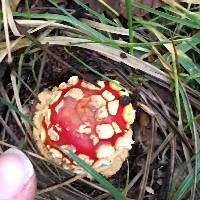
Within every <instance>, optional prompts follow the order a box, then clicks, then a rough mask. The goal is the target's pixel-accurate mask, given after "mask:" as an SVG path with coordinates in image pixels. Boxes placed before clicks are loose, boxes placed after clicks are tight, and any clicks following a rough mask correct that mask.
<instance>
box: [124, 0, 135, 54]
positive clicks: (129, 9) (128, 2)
mask: <svg viewBox="0 0 200 200" xmlns="http://www.w3.org/2000/svg"><path fill="white" fill-rule="evenodd" d="M125 4H126V10H127V17H128V30H129V42H130V43H133V20H132V18H133V16H132V0H125ZM129 53H130V54H131V55H133V47H130V49H129Z"/></svg>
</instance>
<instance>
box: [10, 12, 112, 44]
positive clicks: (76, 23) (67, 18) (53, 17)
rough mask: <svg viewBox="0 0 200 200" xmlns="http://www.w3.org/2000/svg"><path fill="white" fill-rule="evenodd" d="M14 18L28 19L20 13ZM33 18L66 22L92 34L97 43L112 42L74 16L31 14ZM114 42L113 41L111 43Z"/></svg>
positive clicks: (24, 14)
mask: <svg viewBox="0 0 200 200" xmlns="http://www.w3.org/2000/svg"><path fill="white" fill-rule="evenodd" d="M13 16H15V17H27V14H26V13H20V12H13ZM30 16H31V18H33V19H47V20H59V21H64V22H67V23H70V24H72V25H73V26H77V27H79V28H81V29H83V30H85V31H87V32H90V33H91V34H92V35H93V37H94V38H95V39H96V40H97V41H100V42H101V41H110V39H109V38H108V37H106V36H104V35H103V34H102V33H100V32H98V31H96V30H95V29H93V28H91V27H90V26H89V25H87V24H85V23H82V22H81V21H79V20H77V19H76V18H75V17H73V16H70V14H69V16H65V15H59V14H51V13H43V14H40V13H37V14H36V13H35V14H33V13H31V14H30ZM111 42H112V41H111Z"/></svg>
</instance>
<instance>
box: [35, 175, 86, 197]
mask: <svg viewBox="0 0 200 200" xmlns="http://www.w3.org/2000/svg"><path fill="white" fill-rule="evenodd" d="M81 177H82V175H76V176H75V177H73V178H71V179H69V180H67V181H64V182H62V183H59V184H56V185H53V186H51V187H48V188H45V189H43V190H40V191H38V192H37V195H39V194H43V193H47V192H50V191H52V190H56V189H58V188H60V187H63V186H66V185H69V184H70V183H73V182H74V181H76V180H78V179H80V178H81Z"/></svg>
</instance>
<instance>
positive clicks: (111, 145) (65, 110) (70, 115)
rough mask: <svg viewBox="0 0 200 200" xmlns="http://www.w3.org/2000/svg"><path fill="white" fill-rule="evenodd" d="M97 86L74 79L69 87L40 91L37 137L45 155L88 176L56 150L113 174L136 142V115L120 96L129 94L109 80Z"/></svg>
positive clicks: (72, 78)
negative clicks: (133, 132)
mask: <svg viewBox="0 0 200 200" xmlns="http://www.w3.org/2000/svg"><path fill="white" fill-rule="evenodd" d="M97 85H98V86H99V87H97V86H95V85H93V84H91V83H88V82H86V81H84V80H82V79H79V78H78V77H77V76H72V77H71V78H70V79H69V80H68V82H67V83H64V82H63V83H61V84H60V85H59V87H54V88H53V89H52V90H51V91H50V90H47V89H45V90H44V91H43V92H41V93H40V94H39V95H38V98H39V100H40V103H38V104H37V105H36V112H35V115H34V123H35V125H36V127H37V128H34V130H33V137H34V139H35V140H36V143H37V145H38V147H39V150H40V151H41V153H42V154H43V155H44V156H45V157H47V158H49V159H51V160H54V161H55V162H56V163H57V164H59V165H62V166H63V167H64V168H67V169H71V170H73V171H74V172H75V173H82V174H85V175H88V174H87V173H86V172H85V171H84V169H82V168H81V167H80V166H78V165H77V164H76V162H74V161H73V160H71V159H69V158H68V157H67V156H66V155H65V154H63V153H62V152H61V151H59V150H58V149H57V148H56V146H60V147H62V148H64V149H67V150H70V151H72V152H73V153H75V154H76V155H78V156H79V157H80V158H81V159H83V160H84V161H85V162H86V163H87V164H89V165H90V166H91V167H93V168H94V169H95V170H96V171H97V172H99V173H101V174H103V175H104V176H111V175H113V174H115V173H116V172H117V171H118V170H119V169H120V167H121V165H122V163H123V162H124V160H125V159H126V158H127V156H128V151H129V150H130V149H131V145H132V144H133V140H132V130H131V129H130V124H132V123H133V122H134V118H135V111H134V109H133V107H132V105H131V104H130V103H129V104H128V105H123V104H122V103H121V101H120V99H121V96H124V95H125V96H128V92H127V91H122V90H121V88H119V87H118V86H117V85H116V84H114V83H111V82H108V81H98V82H97ZM88 176H89V175H88Z"/></svg>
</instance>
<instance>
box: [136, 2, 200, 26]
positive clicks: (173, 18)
mask: <svg viewBox="0 0 200 200" xmlns="http://www.w3.org/2000/svg"><path fill="white" fill-rule="evenodd" d="M134 5H135V6H136V7H138V8H142V9H144V10H145V11H147V12H150V13H153V14H155V15H158V16H160V17H162V18H165V19H167V20H170V21H173V22H176V23H178V24H182V25H185V26H188V27H191V28H195V29H199V28H200V25H199V24H196V23H193V22H192V21H191V20H187V19H184V18H180V17H176V16H173V15H170V14H168V13H166V12H162V11H159V10H156V9H154V8H150V7H149V6H146V5H144V4H142V3H139V2H136V1H135V0H134Z"/></svg>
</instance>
